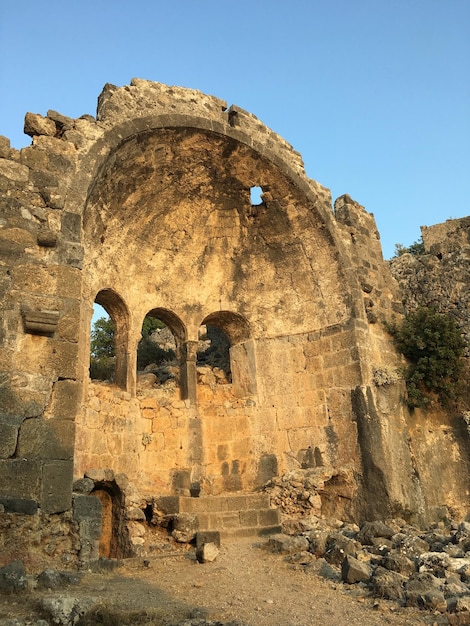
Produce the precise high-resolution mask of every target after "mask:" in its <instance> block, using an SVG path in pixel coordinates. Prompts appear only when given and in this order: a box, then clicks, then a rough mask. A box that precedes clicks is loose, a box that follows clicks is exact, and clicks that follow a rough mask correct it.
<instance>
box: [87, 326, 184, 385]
mask: <svg viewBox="0 0 470 626" xmlns="http://www.w3.org/2000/svg"><path fill="white" fill-rule="evenodd" d="M162 328H165V324H164V323H163V322H162V321H161V320H159V319H156V318H155V317H151V316H149V315H148V316H146V317H145V319H144V322H143V324H142V339H141V340H140V341H139V344H138V347H137V367H138V368H139V369H144V368H145V367H146V366H147V365H149V364H150V363H156V364H157V365H160V364H161V363H162V362H163V361H170V360H172V359H174V358H175V353H174V351H173V350H163V349H162V348H160V346H158V345H157V344H156V343H155V341H153V340H152V333H154V332H155V330H157V329H162ZM90 353H91V354H90V378H92V379H95V380H111V381H112V380H113V378H114V368H115V364H116V355H115V348H114V322H113V320H112V319H111V318H110V317H100V318H99V319H98V320H96V322H95V323H94V324H93V329H92V331H91V342H90Z"/></svg>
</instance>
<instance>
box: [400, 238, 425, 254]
mask: <svg viewBox="0 0 470 626" xmlns="http://www.w3.org/2000/svg"><path fill="white" fill-rule="evenodd" d="M425 253H426V250H425V249H424V243H423V238H422V237H420V238H419V239H418V240H417V241H415V242H414V243H412V244H411V246H408V247H406V246H402V245H401V243H396V244H395V254H394V256H395V257H397V256H402V255H403V254H412V255H413V256H421V255H423V254H425Z"/></svg>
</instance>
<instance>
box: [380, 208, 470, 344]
mask: <svg viewBox="0 0 470 626" xmlns="http://www.w3.org/2000/svg"><path fill="white" fill-rule="evenodd" d="M421 232H422V237H423V244H424V249H425V254H423V255H419V256H414V255H411V254H403V255H401V256H399V257H396V258H393V259H392V260H391V261H390V270H391V272H392V274H393V276H394V277H395V278H396V280H397V281H398V283H399V285H400V288H401V290H402V293H403V299H404V304H405V307H406V310H407V311H412V310H414V309H415V308H416V307H417V306H420V305H424V306H433V307H436V308H437V310H438V311H440V312H442V313H446V314H449V315H451V316H452V317H454V319H455V320H456V321H457V323H458V325H459V326H460V328H461V330H462V333H463V335H464V337H465V339H466V342H467V346H468V349H467V356H470V352H469V350H470V272H469V259H470V218H469V217H464V218H462V219H455V220H447V221H446V222H444V223H443V224H436V225H435V226H423V227H422V228H421Z"/></svg>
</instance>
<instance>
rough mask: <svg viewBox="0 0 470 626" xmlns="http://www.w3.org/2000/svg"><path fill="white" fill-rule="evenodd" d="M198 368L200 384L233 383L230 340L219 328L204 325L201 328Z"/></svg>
mask: <svg viewBox="0 0 470 626" xmlns="http://www.w3.org/2000/svg"><path fill="white" fill-rule="evenodd" d="M196 366H197V378H198V383H202V384H204V383H206V384H211V383H212V384H213V383H217V384H227V383H231V382H232V372H231V368H230V339H229V338H228V336H227V334H226V333H225V332H224V330H223V329H222V328H220V327H219V326H213V325H211V324H204V325H202V326H201V327H200V329H199V345H198V351H197V357H196Z"/></svg>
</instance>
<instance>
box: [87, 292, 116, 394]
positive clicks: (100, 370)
mask: <svg viewBox="0 0 470 626" xmlns="http://www.w3.org/2000/svg"><path fill="white" fill-rule="evenodd" d="M115 367H116V353H115V350H114V322H113V320H112V319H111V318H110V316H109V313H108V312H107V311H106V309H105V308H104V307H102V306H101V305H99V304H97V303H96V302H95V304H94V306H93V317H92V319H91V332H90V378H91V379H92V380H106V381H110V382H112V381H113V380H114V370H115Z"/></svg>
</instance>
